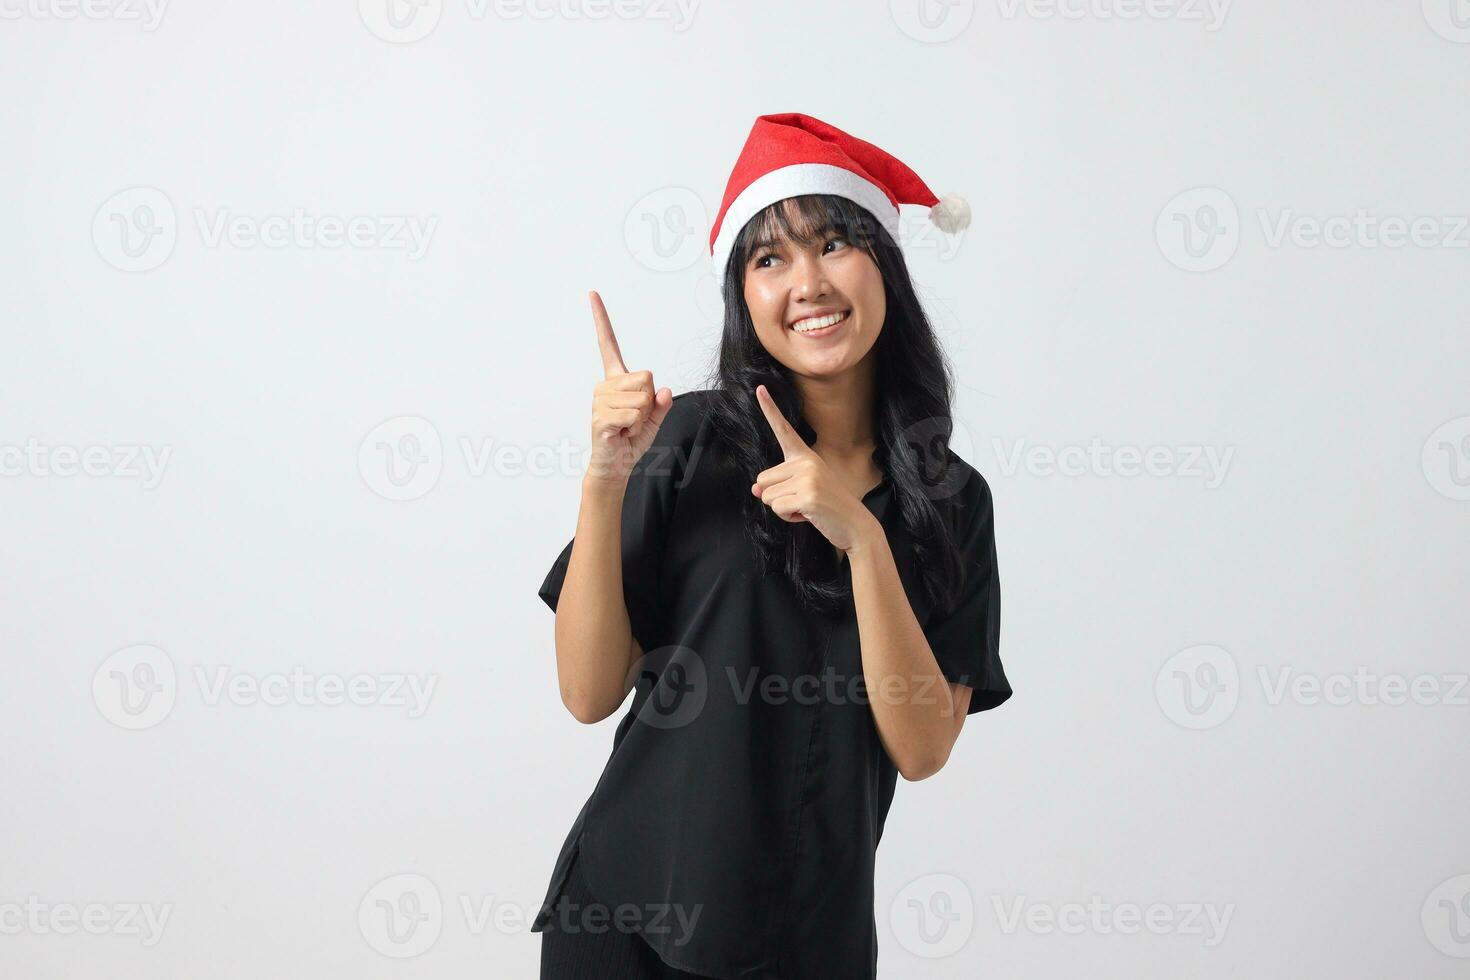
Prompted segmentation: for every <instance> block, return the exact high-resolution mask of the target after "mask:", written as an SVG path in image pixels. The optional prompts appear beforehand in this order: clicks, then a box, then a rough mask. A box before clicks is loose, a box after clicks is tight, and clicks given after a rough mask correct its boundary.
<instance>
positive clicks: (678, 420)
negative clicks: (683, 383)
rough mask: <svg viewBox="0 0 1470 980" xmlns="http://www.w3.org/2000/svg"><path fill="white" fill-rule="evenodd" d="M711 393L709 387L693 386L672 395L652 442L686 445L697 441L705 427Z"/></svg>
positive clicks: (712, 392) (710, 402) (711, 398)
mask: <svg viewBox="0 0 1470 980" xmlns="http://www.w3.org/2000/svg"><path fill="white" fill-rule="evenodd" d="M713 395H714V391H713V390H712V389H709V388H694V389H691V390H689V391H681V392H679V393H678V394H676V395H674V401H673V404H671V405H670V406H669V413H668V414H667V415H665V416H664V421H663V424H662V425H660V426H659V430H658V435H657V436H656V437H655V438H654V442H656V443H663V444H666V445H682V446H687V445H690V444H691V443H693V442H695V441H697V440H698V439H699V438H700V437H701V433H702V432H703V431H704V430H705V429H706V419H707V418H708V416H709V413H710V407H711V404H712V402H713Z"/></svg>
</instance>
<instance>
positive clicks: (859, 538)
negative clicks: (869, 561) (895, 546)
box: [847, 508, 888, 561]
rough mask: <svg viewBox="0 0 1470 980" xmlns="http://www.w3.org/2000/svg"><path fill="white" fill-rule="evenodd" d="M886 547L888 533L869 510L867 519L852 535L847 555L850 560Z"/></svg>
mask: <svg viewBox="0 0 1470 980" xmlns="http://www.w3.org/2000/svg"><path fill="white" fill-rule="evenodd" d="M865 509H866V508H865ZM887 547H888V535H887V533H886V532H885V531H884V530H883V525H882V524H881V523H880V522H879V520H878V518H876V517H874V516H873V514H872V512H871V511H869V512H868V516H867V520H865V521H863V522H862V525H861V526H860V527H859V529H858V532H857V534H856V535H854V536H853V541H852V546H851V547H850V548H848V549H847V557H848V560H849V561H851V560H853V559H857V558H863V557H865V556H867V555H871V554H875V553H877V552H878V551H879V550H880V549H882V548H887Z"/></svg>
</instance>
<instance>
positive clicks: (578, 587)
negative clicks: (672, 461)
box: [556, 476, 633, 724]
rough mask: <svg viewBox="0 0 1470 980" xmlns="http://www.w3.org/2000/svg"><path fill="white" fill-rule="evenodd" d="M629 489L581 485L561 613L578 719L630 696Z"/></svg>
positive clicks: (567, 686) (570, 704)
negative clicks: (625, 543) (625, 518)
mask: <svg viewBox="0 0 1470 980" xmlns="http://www.w3.org/2000/svg"><path fill="white" fill-rule="evenodd" d="M626 488H627V487H626V483H605V482H599V481H598V480H596V479H594V478H592V477H590V476H589V477H585V478H584V479H583V481H582V502H581V506H580V509H579V510H578V513H577V531H576V536H575V543H574V544H573V545H572V554H571V558H570V560H569V561H568V563H567V572H566V578H565V580H564V581H563V583H562V589H561V595H560V597H559V599H558V600H557V607H556V673H557V681H558V684H559V686H560V688H561V699H562V703H563V704H565V705H566V707H567V710H569V711H570V712H571V713H572V714H573V715H574V716H575V717H576V718H577V720H579V721H582V722H585V723H588V724H590V723H592V722H596V721H600V720H602V719H603V718H606V717H607V716H608V715H610V714H612V712H614V711H615V710H617V707H618V705H619V704H621V703H622V701H623V698H624V697H625V696H626V695H627V693H628V688H627V674H628V668H629V666H630V663H631V653H632V645H633V634H632V626H631V624H630V623H629V621H628V608H627V603H626V601H625V600H624V598H623V559H622V510H623V496H624V493H625V491H626Z"/></svg>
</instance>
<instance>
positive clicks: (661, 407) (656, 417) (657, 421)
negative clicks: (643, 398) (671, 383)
mask: <svg viewBox="0 0 1470 980" xmlns="http://www.w3.org/2000/svg"><path fill="white" fill-rule="evenodd" d="M665 396H667V397H665ZM673 407H674V392H673V390H672V389H669V388H660V389H659V390H658V391H657V392H656V393H655V394H654V396H653V412H652V413H651V414H650V415H649V419H650V421H652V422H653V424H654V426H655V427H657V426H660V425H663V424H664V416H666V415H668V414H669V409H670V408H673Z"/></svg>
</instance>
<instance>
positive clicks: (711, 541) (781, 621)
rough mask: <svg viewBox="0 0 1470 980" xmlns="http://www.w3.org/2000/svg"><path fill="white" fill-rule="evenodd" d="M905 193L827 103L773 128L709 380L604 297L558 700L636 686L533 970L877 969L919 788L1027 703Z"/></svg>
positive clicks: (756, 154)
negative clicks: (899, 791)
mask: <svg viewBox="0 0 1470 980" xmlns="http://www.w3.org/2000/svg"><path fill="white" fill-rule="evenodd" d="M899 203H913V204H927V205H935V204H937V203H938V200H937V199H936V198H935V197H934V195H933V194H932V193H931V192H930V191H929V190H928V188H927V187H925V186H924V185H923V182H922V181H920V180H919V179H918V177H917V175H915V174H914V173H913V171H911V170H909V169H908V168H907V167H905V166H904V165H903V164H901V163H899V162H898V161H897V160H896V159H894V158H893V157H891V156H889V155H888V154H886V153H884V152H883V151H882V150H879V149H878V148H877V147H875V146H872V145H871V144H868V143H864V142H862V141H860V140H857V139H855V138H853V137H851V136H849V135H848V134H846V133H844V132H842V131H841V130H837V129H836V128H834V127H831V126H829V125H828V124H826V123H823V122H821V121H820V120H816V119H813V118H811V117H810V116H804V115H800V114H781V115H775V116H762V117H760V118H758V119H757V120H756V124H755V127H754V128H753V129H752V131H751V135H750V138H749V139H748V140H747V143H746V146H745V149H744V150H743V151H742V154H741V158H740V161H739V162H738V163H737V165H736V168H735V171H734V173H733V174H732V175H731V180H730V183H729V186H728V187H727V189H726V193H725V198H724V201H723V203H722V207H721V210H720V214H719V217H718V219H717V220H716V222H715V225H714V228H713V230H712V232H711V243H710V248H711V255H712V258H713V261H714V263H715V268H716V272H717V274H718V275H720V276H722V279H723V291H724V300H725V318H724V332H723V336H722V339H721V344H720V352H719V361H718V365H717V367H716V369H715V372H714V374H713V376H712V378H711V380H710V384H709V386H708V387H707V388H705V389H701V390H695V391H688V392H684V393H682V394H679V395H673V394H672V393H671V392H670V390H669V389H668V388H659V389H655V387H654V384H653V378H652V375H651V373H650V372H648V371H634V372H630V371H629V370H628V369H627V367H626V365H625V364H624V362H623V359H622V354H621V351H620V348H619V346H618V342H617V340H616V338H615V336H614V334H613V329H612V325H611V322H610V321H609V319H608V316H607V312H606V310H605V309H604V307H603V304H602V301H601V298H600V297H599V296H598V295H597V294H596V293H593V294H592V295H591V300H592V309H593V314H594V320H595V322H596V326H597V335H598V342H599V346H600V348H601V351H602V359H603V369H604V374H605V377H604V380H603V381H602V382H601V383H600V384H599V385H597V387H596V389H595V391H594V395H593V408H592V443H593V448H592V457H591V461H590V465H589V467H588V472H587V475H586V476H585V478H584V481H583V490H582V501H581V510H580V513H579V515H578V520H577V533H576V536H575V537H574V538H573V539H572V541H571V542H569V543H568V544H567V546H566V547H565V549H563V551H562V553H561V555H560V556H559V557H558V558H557V560H556V562H555V563H554V564H553V566H552V568H551V571H550V572H549V574H548V575H547V577H546V580H545V582H544V583H543V585H542V587H541V590H540V595H541V597H542V598H543V599H544V600H545V601H546V603H547V604H548V605H549V606H550V607H551V608H552V609H553V610H555V611H556V658H557V676H558V679H559V682H560V686H561V695H562V700H563V702H564V703H565V704H566V706H567V708H568V710H569V711H571V713H572V714H573V715H574V716H576V717H577V719H578V720H580V721H583V722H587V723H592V722H596V721H599V720H601V719H603V718H606V717H608V716H609V715H611V714H612V713H613V712H614V711H616V710H617V708H618V706H619V705H620V704H621V703H622V701H623V698H624V697H625V696H626V694H627V692H628V690H629V689H630V688H632V689H633V690H634V697H633V704H632V707H631V708H630V710H629V712H628V714H627V715H626V716H625V717H624V718H623V719H622V721H621V722H620V724H619V726H618V729H617V731H616V733H615V735H614V739H613V751H612V756H611V758H610V759H609V760H608V763H607V766H606V768H605V769H604V771H603V775H602V777H601V779H600V780H599V781H598V784H597V786H596V788H595V789H594V791H593V793H592V795H591V797H590V798H589V799H588V801H587V803H586V805H585V806H584V807H583V808H582V812H581V813H580V814H578V816H577V819H576V821H575V822H574V824H573V826H572V829H571V832H570V833H569V834H568V836H567V839H566V842H565V844H564V845H563V847H562V851H561V854H560V855H559V857H558V859H557V862H556V868H555V870H554V872H553V875H552V882H551V887H550V889H549V891H548V894H547V900H546V905H545V906H544V907H543V910H542V913H541V915H540V916H538V917H537V920H536V922H535V924H534V925H533V927H532V928H533V929H534V930H535V931H541V932H543V933H544V935H543V939H542V973H541V975H542V977H543V978H554V980H566V978H575V980H581V978H599V980H616V978H624V977H628V978H632V977H663V978H669V977H719V978H737V977H738V978H817V977H820V978H848V977H863V978H871V977H874V976H876V970H877V938H876V927H875V921H874V915H873V863H874V855H875V849H876V847H877V844H878V841H879V839H880V837H881V835H882V831H883V823H884V818H885V816H886V815H887V812H888V808H889V804H890V802H891V801H892V798H893V792H894V788H895V785H896V783H897V776H898V775H900V774H901V775H903V776H904V777H905V778H906V779H909V780H917V779H923V778H926V777H928V776H930V775H932V774H933V773H934V772H936V771H938V770H939V768H940V767H942V766H943V765H944V763H945V761H946V759H947V758H948V756H949V753H950V749H951V747H952V746H953V744H954V741H955V739H956V738H957V737H958V735H959V732H960V729H961V727H962V725H963V723H964V719H965V716H966V715H967V714H973V713H975V712H977V711H982V710H985V709H988V708H993V707H995V706H996V705H999V704H1000V703H1002V702H1003V701H1005V700H1006V699H1007V698H1008V697H1010V695H1011V688H1010V685H1009V683H1008V682H1007V679H1006V676H1005V672H1004V670H1003V668H1002V665H1001V661H1000V657H999V654H998V642H999V631H1000V587H999V580H998V578H997V572H996V560H995V538H994V527H993V520H992V508H991V496H990V490H989V487H988V486H987V485H986V483H985V480H984V479H983V478H982V477H981V476H980V474H979V473H977V472H976V471H975V470H974V469H973V468H971V467H970V465H969V464H968V463H966V462H965V461H963V460H961V459H960V458H959V457H958V456H956V455H954V454H953V453H952V452H951V451H950V450H949V448H948V440H949V435H950V432H951V426H952V423H951V419H950V401H951V384H952V383H951V379H950V376H949V368H948V365H947V362H946V361H945V359H944V356H943V354H942V352H941V351H940V348H939V346H938V344H937V342H936V340H935V337H934V334H933V331H932V329H931V327H930V325H929V323H928V321H927V319H926V318H925V315H924V312H923V310H922V309H921V308H920V305H919V302H918V300H917V298H916V296H915V294H914V289H913V285H912V283H911V282H910V280H909V276H908V272H907V268H906V266H905V264H904V260H903V255H902V252H901V251H900V250H899V248H898V246H897V245H896V243H895V241H894V239H895V237H896V231H897V217H898V204H899ZM958 206H961V207H962V206H963V205H962V202H958ZM955 207H956V203H955V202H954V201H946V202H944V203H942V204H939V206H938V207H934V208H933V209H932V210H931V212H930V215H931V218H933V219H934V220H935V222H936V224H939V225H940V226H941V227H943V228H945V229H946V230H957V229H958V228H959V227H963V223H964V220H965V219H964V217H963V215H961V216H959V217H958V218H957V217H956V216H955V214H954V213H953V211H954V208H955ZM578 542H581V543H580V545H579V546H577V547H574V545H577V543H578Z"/></svg>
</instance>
